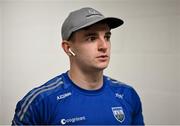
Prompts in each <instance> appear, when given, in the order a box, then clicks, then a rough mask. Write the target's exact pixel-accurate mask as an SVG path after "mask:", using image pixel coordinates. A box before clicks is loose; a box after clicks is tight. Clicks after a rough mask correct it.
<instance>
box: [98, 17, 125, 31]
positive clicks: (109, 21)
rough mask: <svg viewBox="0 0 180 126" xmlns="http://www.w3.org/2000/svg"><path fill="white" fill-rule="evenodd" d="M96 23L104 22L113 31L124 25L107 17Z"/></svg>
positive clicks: (116, 19) (121, 21)
mask: <svg viewBox="0 0 180 126" xmlns="http://www.w3.org/2000/svg"><path fill="white" fill-rule="evenodd" d="M98 22H105V23H107V24H108V26H109V27H110V28H111V29H113V28H117V27H119V26H121V25H122V24H124V21H123V20H121V19H119V18H114V17H107V18H104V19H103V20H101V21H98Z"/></svg>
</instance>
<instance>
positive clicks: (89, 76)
mask: <svg viewBox="0 0 180 126" xmlns="http://www.w3.org/2000/svg"><path fill="white" fill-rule="evenodd" d="M68 76H69V77H70V79H71V80H72V81H73V82H74V83H75V84H76V85H77V86H79V87H80V88H83V89H86V90H97V89H100V88H101V87H102V85H103V71H93V72H92V71H91V72H87V71H86V72H83V71H80V70H72V69H70V70H69V72H68Z"/></svg>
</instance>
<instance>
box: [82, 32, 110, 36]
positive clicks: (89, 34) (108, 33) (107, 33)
mask: <svg viewBox="0 0 180 126" xmlns="http://www.w3.org/2000/svg"><path fill="white" fill-rule="evenodd" d="M105 35H109V36H110V35H111V32H110V31H108V32H106V33H105ZM84 36H85V37H89V36H98V34H97V33H95V32H90V33H87V34H85V35H84Z"/></svg>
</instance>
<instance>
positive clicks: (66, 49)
mask: <svg viewBox="0 0 180 126" xmlns="http://www.w3.org/2000/svg"><path fill="white" fill-rule="evenodd" d="M61 46H62V48H63V50H64V52H65V53H66V54H67V55H69V56H70V55H71V54H70V53H69V49H70V47H71V43H70V42H69V41H66V40H63V41H62V44H61Z"/></svg>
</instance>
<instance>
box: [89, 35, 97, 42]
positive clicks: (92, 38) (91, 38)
mask: <svg viewBox="0 0 180 126" xmlns="http://www.w3.org/2000/svg"><path fill="white" fill-rule="evenodd" d="M87 40H88V41H90V42H92V41H94V40H96V37H93V36H92V37H89V38H87Z"/></svg>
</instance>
